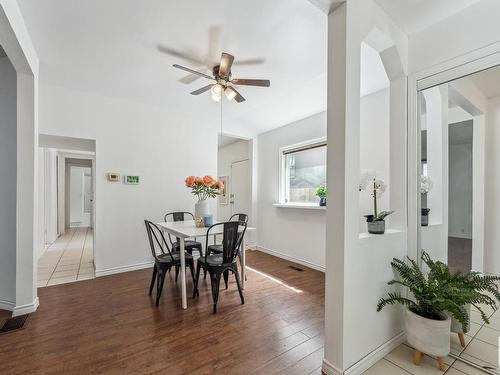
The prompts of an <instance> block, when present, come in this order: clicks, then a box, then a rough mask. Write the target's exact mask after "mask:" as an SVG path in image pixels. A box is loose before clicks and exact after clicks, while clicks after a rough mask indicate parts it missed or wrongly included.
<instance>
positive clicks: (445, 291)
mask: <svg viewBox="0 0 500 375" xmlns="http://www.w3.org/2000/svg"><path fill="white" fill-rule="evenodd" d="M422 260H423V262H424V263H425V264H426V265H427V267H428V268H429V271H428V273H427V275H425V274H424V273H423V272H422V270H421V269H420V267H419V266H418V264H417V262H415V261H414V260H412V259H410V258H408V263H406V262H405V261H403V260H400V259H396V258H394V259H393V260H392V262H391V266H392V268H393V269H394V270H395V271H396V272H397V273H398V274H399V276H400V280H392V281H390V282H389V283H388V284H389V285H402V286H404V287H407V288H408V289H409V291H410V293H411V294H412V297H413V298H407V297H404V296H403V295H402V294H401V293H400V292H391V293H388V298H382V299H380V301H379V303H378V305H377V311H380V310H382V309H383V308H384V307H385V306H387V305H395V304H401V305H403V306H405V307H406V308H407V309H406V313H405V328H406V339H407V341H408V343H409V344H410V345H411V346H412V347H413V348H415V350H416V352H415V364H417V365H418V364H419V363H420V360H421V358H422V354H423V353H426V354H429V355H432V356H436V357H438V363H439V367H440V369H441V370H443V371H444V370H445V367H444V357H445V356H446V355H448V354H449V352H450V329H451V322H452V320H454V322H455V324H456V326H458V327H460V328H461V329H462V331H463V332H467V330H468V327H469V312H468V309H467V306H468V305H473V306H475V307H476V308H477V309H478V310H479V312H480V313H481V317H482V318H483V320H484V321H485V322H488V318H487V316H486V314H485V313H484V311H483V310H482V309H481V306H480V305H479V304H486V305H489V306H491V307H492V308H496V303H495V300H494V299H493V298H491V297H490V296H488V295H487V294H486V293H485V292H489V293H492V294H493V295H494V297H495V298H496V299H497V300H499V301H500V292H499V291H498V287H497V286H496V284H495V281H496V280H498V278H497V277H494V276H482V275H480V274H478V273H476V272H470V273H467V274H461V273H450V271H449V268H448V266H447V265H446V264H444V263H442V262H435V261H433V260H432V259H431V258H430V257H429V255H428V254H427V253H426V252H423V253H422Z"/></svg>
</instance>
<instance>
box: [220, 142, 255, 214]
mask: <svg viewBox="0 0 500 375" xmlns="http://www.w3.org/2000/svg"><path fill="white" fill-rule="evenodd" d="M249 157H250V154H249V143H248V141H245V140H241V141H238V142H234V143H231V144H229V145H227V146H224V147H220V148H219V149H218V154H217V178H218V177H221V176H228V177H229V178H228V181H231V164H232V163H233V162H235V161H241V160H248V159H249ZM227 188H228V189H227V193H228V194H230V190H231V186H230V183H229V186H228V187H227ZM230 216H231V205H230V204H226V205H223V204H220V203H218V204H217V218H218V220H227V219H229V217H230Z"/></svg>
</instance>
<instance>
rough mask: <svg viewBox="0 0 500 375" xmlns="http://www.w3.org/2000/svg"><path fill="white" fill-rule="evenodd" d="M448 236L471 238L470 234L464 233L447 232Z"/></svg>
mask: <svg viewBox="0 0 500 375" xmlns="http://www.w3.org/2000/svg"><path fill="white" fill-rule="evenodd" d="M448 237H454V238H464V239H466V240H472V236H471V235H470V234H464V233H448Z"/></svg>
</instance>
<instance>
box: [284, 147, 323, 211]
mask: <svg viewBox="0 0 500 375" xmlns="http://www.w3.org/2000/svg"><path fill="white" fill-rule="evenodd" d="M321 185H325V186H326V141H325V140H324V139H322V140H316V141H311V142H308V143H305V144H301V145H295V146H290V147H285V148H283V149H281V189H280V194H281V197H280V200H281V202H280V203H292V204H293V203H301V204H316V203H317V202H318V201H319V198H318V197H317V196H316V189H317V188H318V187H319V186H321Z"/></svg>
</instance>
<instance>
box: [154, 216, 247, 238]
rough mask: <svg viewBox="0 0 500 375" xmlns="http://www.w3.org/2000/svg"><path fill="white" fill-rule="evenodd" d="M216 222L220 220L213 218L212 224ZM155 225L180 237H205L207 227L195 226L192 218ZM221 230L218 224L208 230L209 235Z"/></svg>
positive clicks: (222, 227)
mask: <svg viewBox="0 0 500 375" xmlns="http://www.w3.org/2000/svg"><path fill="white" fill-rule="evenodd" d="M218 223H222V221H217V220H214V224H218ZM157 225H158V226H159V227H160V228H161V229H163V230H165V231H166V232H168V233H170V234H172V235H174V236H176V237H180V238H192V237H205V236H206V235H207V229H208V228H205V227H202V228H197V227H196V225H195V224H194V220H186V221H169V222H162V223H157ZM254 229H255V228H252V227H247V231H249V230H250V231H251V230H254ZM223 230H224V226H223V225H219V226H217V227H215V228H213V229H212V230H211V231H210V235H214V234H222V232H223Z"/></svg>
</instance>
